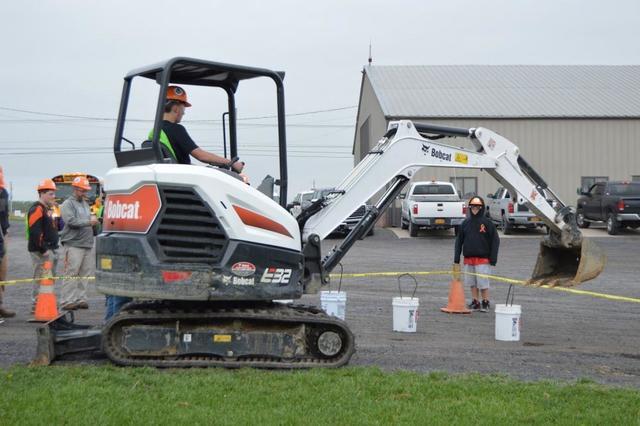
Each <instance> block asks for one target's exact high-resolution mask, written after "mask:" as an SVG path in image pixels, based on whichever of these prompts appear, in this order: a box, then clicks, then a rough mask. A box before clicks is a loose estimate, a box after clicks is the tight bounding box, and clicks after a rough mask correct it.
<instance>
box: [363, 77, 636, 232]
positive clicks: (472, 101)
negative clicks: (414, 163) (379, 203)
mask: <svg viewBox="0 0 640 426" xmlns="http://www.w3.org/2000/svg"><path fill="white" fill-rule="evenodd" d="M399 119H410V120H413V121H416V122H423V123H433V124H439V125H448V126H455V127H466V128H469V127H487V128H490V129H492V130H494V131H496V132H498V133H500V134H501V135H503V136H505V137H507V138H508V139H510V140H511V141H513V142H514V143H515V144H516V145H517V146H518V147H519V148H520V153H521V155H522V156H523V157H525V158H526V159H527V161H528V162H529V163H530V164H531V165H532V166H533V167H534V168H535V169H536V170H537V171H538V172H539V173H540V174H541V175H542V176H543V177H544V178H545V180H546V181H547V183H548V184H549V186H550V187H551V188H553V189H554V191H555V192H556V193H557V194H558V195H559V196H560V198H561V199H562V200H563V201H564V202H565V203H567V204H570V205H575V202H576V198H577V195H576V188H579V187H584V186H590V185H591V184H592V183H593V182H595V181H599V180H606V179H608V180H632V179H634V180H640V66H636V65H624V66H610V65H568V66H564V65H439V66H431V65H429V66H374V65H368V66H366V67H365V68H364V70H363V73H362V84H361V89H360V100H359V106H358V116H357V125H356V132H355V137H354V142H353V155H354V161H355V162H356V163H357V162H358V161H360V159H361V158H362V157H363V156H364V155H366V153H367V152H368V150H369V149H370V148H371V147H372V146H373V145H375V143H376V142H377V140H378V139H379V138H380V137H381V136H382V135H383V134H384V133H385V131H386V128H387V125H388V123H389V122H390V121H393V120H399ZM449 141H450V142H453V144H454V145H456V146H467V147H470V146H471V145H470V143H469V142H468V141H464V140H463V139H455V140H449ZM450 142H446V143H450ZM414 179H416V180H431V179H436V180H445V181H452V182H455V183H456V186H457V187H458V188H459V189H460V190H461V192H462V193H463V194H470V193H478V194H480V195H482V196H485V195H486V194H488V193H493V192H495V190H496V189H497V187H498V183H497V182H496V181H494V180H493V178H491V177H490V176H489V175H488V174H486V173H483V172H481V171H476V170H461V169H435V168H434V169H423V170H421V171H420V172H419V173H418V174H417V175H416V176H415V178H414ZM395 210H396V211H394V209H392V211H391V214H390V215H387V217H386V218H384V219H382V220H381V222H382V224H383V225H390V224H396V225H397V223H396V222H397V220H398V219H397V217H396V216H398V213H397V209H395Z"/></svg>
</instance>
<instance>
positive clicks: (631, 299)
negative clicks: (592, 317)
mask: <svg viewBox="0 0 640 426" xmlns="http://www.w3.org/2000/svg"><path fill="white" fill-rule="evenodd" d="M407 273H408V274H411V275H451V274H452V271H419V272H368V273H362V274H343V275H342V278H369V277H394V276H398V275H400V274H407ZM460 274H461V275H463V274H467V275H476V276H479V277H485V278H489V279H492V280H495V281H501V282H505V283H509V284H517V285H527V282H526V281H524V280H516V279H513V278H506V277H501V276H498V275H485V274H476V273H472V272H462V271H460ZM339 277H340V274H331V278H339ZM532 287H538V288H546V289H551V290H557V291H563V292H565V293H572V294H579V295H581V296H591V297H597V298H600V299H607V300H615V301H619V302H631V303H640V298H636V297H627V296H618V295H615V294H607V293H598V292H595V291H586V290H578V289H575V288H568V287H551V286H549V285H541V286H532Z"/></svg>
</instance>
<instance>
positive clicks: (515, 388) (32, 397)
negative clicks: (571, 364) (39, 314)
mask: <svg viewBox="0 0 640 426" xmlns="http://www.w3.org/2000/svg"><path fill="white" fill-rule="evenodd" d="M0 390H1V393H0V424H1V425H24V424H82V425H84V424H95V425H98V424H117V425H122V424H136V425H138V424H186V423H189V424H265V423H267V424H305V425H306V424H332V425H333V424H338V425H351V424H367V425H369V424H398V423H401V424H426V423H436V424H451V423H454V424H456V423H465V424H468V423H477V422H478V421H479V422H481V423H484V424H486V423H492V424H508V423H511V424H513V423H517V424H522V423H527V424H529V423H534V424H548V423H560V424H625V425H627V424H640V391H636V390H632V389H617V388H610V387H605V386H601V385H596V384H594V383H592V382H590V381H588V380H580V381H578V382H577V383H575V384H557V383H551V382H535V383H524V382H519V381H515V380H512V379H508V378H506V377H502V376H481V375H464V376H452V375H448V374H444V373H431V374H420V373H413V372H396V373H387V372H382V371H380V370H378V369H373V368H343V369H338V370H314V371H294V372H273V371H261V370H250V369H245V370H219V369H188V370H155V369H150V368H118V367H113V366H106V367H105V366H100V367H89V366H74V367H62V366H53V367H39V368H27V367H14V368H11V369H9V370H0Z"/></svg>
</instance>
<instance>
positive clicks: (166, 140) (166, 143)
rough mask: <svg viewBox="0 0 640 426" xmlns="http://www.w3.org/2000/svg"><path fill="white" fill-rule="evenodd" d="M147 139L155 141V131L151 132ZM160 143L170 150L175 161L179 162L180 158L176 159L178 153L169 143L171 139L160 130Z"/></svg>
mask: <svg viewBox="0 0 640 426" xmlns="http://www.w3.org/2000/svg"><path fill="white" fill-rule="evenodd" d="M147 137H148V138H149V140H153V129H151V130H150V131H149V136H147ZM160 143H161V144H162V145H164V146H165V148H167V149H168V150H169V152H170V153H171V156H172V157H173V159H174V160H176V161H178V157H176V152H175V151H174V150H173V147H172V146H171V142H169V137H168V136H167V134H166V133H165V132H164V130H160Z"/></svg>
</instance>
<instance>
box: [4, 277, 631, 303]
mask: <svg viewBox="0 0 640 426" xmlns="http://www.w3.org/2000/svg"><path fill="white" fill-rule="evenodd" d="M451 273H452V271H416V272H365V273H359V274H342V278H370V277H395V276H398V275H400V274H411V275H418V276H420V275H451ZM460 274H461V275H463V274H467V275H476V276H478V277H484V278H489V279H492V280H494V281H501V282H505V283H509V284H517V285H527V282H526V281H524V280H516V279H513V278H507V277H501V276H498V275H487V274H476V273H472V272H462V271H461V272H460ZM330 276H331V278H336V279H337V278H339V277H340V274H331V275H330ZM50 279H52V280H82V279H86V280H95V279H96V277H52V278H50ZM34 281H40V278H25V279H20V280H8V281H0V285H3V286H12V285H18V284H25V283H31V282H34ZM537 287H538V288H546V289H551V290H557V291H563V292H565V293H572V294H579V295H581V296H591V297H597V298H600V299H607V300H615V301H619V302H631V303H640V298H636V297H627V296H618V295H615V294H607V293H598V292H595V291H587V290H578V289H575V288H568V287H551V286H549V285H541V286H537Z"/></svg>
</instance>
